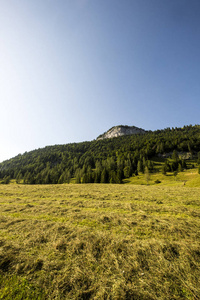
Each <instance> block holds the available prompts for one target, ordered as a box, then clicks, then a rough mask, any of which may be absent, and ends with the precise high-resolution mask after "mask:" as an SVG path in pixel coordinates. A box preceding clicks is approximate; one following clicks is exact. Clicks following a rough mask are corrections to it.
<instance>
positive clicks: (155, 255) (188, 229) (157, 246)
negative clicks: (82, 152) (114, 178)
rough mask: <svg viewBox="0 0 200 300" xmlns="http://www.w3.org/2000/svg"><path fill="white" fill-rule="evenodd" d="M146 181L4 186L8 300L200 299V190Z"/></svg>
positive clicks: (1, 247)
mask: <svg viewBox="0 0 200 300" xmlns="http://www.w3.org/2000/svg"><path fill="white" fill-rule="evenodd" d="M188 174H189V173H188ZM191 174H192V173H191ZM186 175H187V174H186ZM180 176H183V175H180ZM187 176H189V175H187ZM190 176H193V175H190ZM194 177H195V176H194ZM163 178H164V177H163ZM140 179H141V182H140V183H141V184H142V185H137V184H134V183H135V182H134V180H136V179H135V178H132V179H131V180H132V182H131V180H130V181H129V183H132V184H122V185H118V184H81V185H77V184H62V185H24V184H8V185H0V226H1V231H0V299H70V300H73V299H113V300H114V299H115V300H117V299H134V300H135V299H146V300H151V299H152V300H155V299H200V280H199V278H200V187H196V186H198V184H195V183H193V184H189V183H188V182H186V184H185V185H184V184H183V181H184V178H176V180H175V179H174V178H173V179H172V178H170V177H169V178H167V177H166V176H165V180H166V182H163V184H162V183H161V184H154V185H153V184H152V182H154V181H155V180H154V179H155V178H152V177H151V180H150V184H149V185H145V181H142V180H143V179H144V178H143V179H142V178H138V180H140ZM163 180H164V179H163ZM195 180H196V181H195ZM161 181H162V180H161ZM194 182H197V179H196V177H195V178H194Z"/></svg>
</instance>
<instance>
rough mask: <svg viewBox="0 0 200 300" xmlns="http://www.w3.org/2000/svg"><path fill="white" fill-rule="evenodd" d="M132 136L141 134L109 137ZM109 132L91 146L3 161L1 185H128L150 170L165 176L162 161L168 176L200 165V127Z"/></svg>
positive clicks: (37, 152)
mask: <svg viewBox="0 0 200 300" xmlns="http://www.w3.org/2000/svg"><path fill="white" fill-rule="evenodd" d="M130 128H132V131H131V130H130ZM126 129H127V130H126ZM130 132H135V133H136V132H137V133H139V134H129V135H121V136H118V137H116V138H105V136H106V137H109V136H110V137H112V136H114V134H118V133H120V134H121V133H122V134H124V133H130ZM108 133H109V134H110V135H108V134H107V133H105V135H102V136H100V137H99V138H98V139H97V140H93V141H91V142H82V143H73V144H66V145H54V146H47V147H45V148H41V149H36V150H33V151H30V152H25V153H24V154H19V155H17V156H16V157H14V158H11V159H9V160H6V161H4V162H2V163H0V183H8V182H9V180H10V179H15V180H16V182H17V183H25V184H51V183H52V184H56V183H65V182H76V183H93V182H95V183H122V182H123V179H124V178H129V177H131V176H135V175H137V174H138V172H139V173H140V172H142V173H143V172H145V170H146V168H147V169H148V170H149V172H154V173H155V172H159V171H160V170H159V169H158V164H157V162H158V161H159V162H162V165H163V168H164V169H163V172H165V173H166V172H176V171H180V170H183V169H184V168H186V167H187V166H186V165H193V164H196V163H198V164H199V165H200V125H195V126H192V125H189V126H184V127H183V128H171V129H170V128H166V129H163V130H156V131H144V130H143V129H137V128H136V127H128V126H116V127H113V128H111V129H110V130H109V131H108ZM106 134H107V135H106ZM156 158H157V159H156ZM169 158H170V159H169ZM185 160H187V164H186V161H185Z"/></svg>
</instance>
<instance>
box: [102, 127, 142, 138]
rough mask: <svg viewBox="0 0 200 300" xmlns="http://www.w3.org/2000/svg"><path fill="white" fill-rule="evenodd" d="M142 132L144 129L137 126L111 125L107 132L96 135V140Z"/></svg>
mask: <svg viewBox="0 0 200 300" xmlns="http://www.w3.org/2000/svg"><path fill="white" fill-rule="evenodd" d="M144 133H146V130H144V129H142V128H138V127H135V126H124V125H119V126H114V127H112V128H111V129H109V130H108V131H107V132H105V133H103V134H101V135H100V136H98V138H97V140H103V139H111V138H113V137H118V136H122V135H132V134H144Z"/></svg>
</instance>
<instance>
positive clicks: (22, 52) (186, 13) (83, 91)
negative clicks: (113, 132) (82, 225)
mask: <svg viewBox="0 0 200 300" xmlns="http://www.w3.org/2000/svg"><path fill="white" fill-rule="evenodd" d="M199 96H200V1H199V0H56V1H55V0H0V128H1V130H0V161H3V160H5V159H8V158H11V157H13V156H15V155H17V154H18V153H24V152H25V151H30V150H33V149H37V148H42V147H44V146H46V145H55V144H66V143H71V142H81V141H90V140H93V139H95V138H96V137H97V136H98V135H99V134H101V133H103V132H104V131H106V130H108V129H109V128H110V127H112V126H115V125H134V126H137V127H141V128H144V129H146V130H156V129H163V128H166V127H182V126H184V125H189V124H192V125H195V124H199V123H200V122H199V116H200V97H199Z"/></svg>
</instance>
